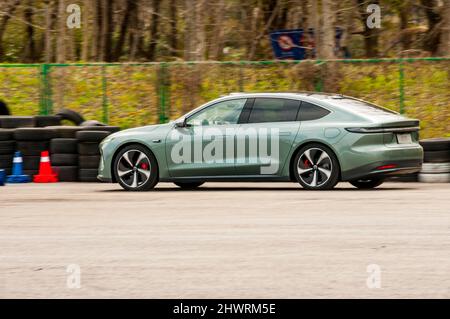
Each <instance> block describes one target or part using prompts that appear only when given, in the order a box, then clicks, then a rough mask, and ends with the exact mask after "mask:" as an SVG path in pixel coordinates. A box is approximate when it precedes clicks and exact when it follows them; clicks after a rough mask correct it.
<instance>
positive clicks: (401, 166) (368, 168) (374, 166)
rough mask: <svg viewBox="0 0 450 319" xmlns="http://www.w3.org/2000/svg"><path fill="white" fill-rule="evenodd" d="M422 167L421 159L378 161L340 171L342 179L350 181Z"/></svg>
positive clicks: (396, 173) (395, 174)
mask: <svg viewBox="0 0 450 319" xmlns="http://www.w3.org/2000/svg"><path fill="white" fill-rule="evenodd" d="M392 164H394V165H395V168H387V169H380V168H381V167H382V166H386V165H392ZM421 168H422V159H415V160H397V161H378V162H375V163H370V164H367V165H364V166H360V167H358V168H354V169H352V170H349V171H347V172H345V173H342V181H351V180H355V179H361V178H370V177H388V176H397V175H404V174H413V173H417V172H419V171H420V170H421Z"/></svg>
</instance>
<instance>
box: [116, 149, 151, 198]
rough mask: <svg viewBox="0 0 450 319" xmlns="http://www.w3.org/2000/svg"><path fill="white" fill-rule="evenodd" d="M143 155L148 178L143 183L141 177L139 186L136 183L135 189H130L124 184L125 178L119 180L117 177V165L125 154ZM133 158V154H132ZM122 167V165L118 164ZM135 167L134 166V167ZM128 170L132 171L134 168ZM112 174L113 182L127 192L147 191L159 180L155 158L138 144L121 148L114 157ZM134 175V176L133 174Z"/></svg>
mask: <svg viewBox="0 0 450 319" xmlns="http://www.w3.org/2000/svg"><path fill="white" fill-rule="evenodd" d="M127 152H130V153H136V154H138V153H143V154H144V155H145V156H146V157H147V158H146V161H148V163H147V164H148V165H149V166H148V168H147V169H148V170H149V171H150V174H149V176H148V177H146V178H147V179H146V180H145V181H142V179H143V178H142V176H140V175H139V176H140V178H141V183H140V184H139V181H137V183H136V184H137V186H136V187H132V186H130V185H128V184H127V183H126V182H125V178H120V177H119V173H118V170H119V163H120V162H121V160H122V156H123V155H124V154H125V153H127ZM132 156H133V154H132ZM135 164H139V163H135ZM120 165H122V164H120ZM134 167H136V165H135V166H134ZM130 169H131V170H132V171H133V170H134V168H131V167H130ZM113 172H114V176H115V180H116V181H117V182H118V183H119V184H120V186H122V188H123V189H125V190H127V191H148V190H150V189H152V188H154V187H155V186H156V184H157V183H158V180H159V169H158V163H157V161H156V158H155V156H154V155H153V153H152V152H151V151H150V150H149V149H147V148H146V147H144V146H142V145H139V144H132V145H128V146H126V147H124V148H122V149H121V150H120V151H119V152H118V153H117V154H116V156H114V162H113ZM133 175H134V174H133ZM136 179H138V177H137V176H136Z"/></svg>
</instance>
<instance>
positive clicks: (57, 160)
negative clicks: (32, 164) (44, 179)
mask: <svg viewBox="0 0 450 319" xmlns="http://www.w3.org/2000/svg"><path fill="white" fill-rule="evenodd" d="M51 162H52V165H55V166H77V165H78V154H52V155H51Z"/></svg>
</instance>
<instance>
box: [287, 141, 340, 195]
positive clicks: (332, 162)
mask: <svg viewBox="0 0 450 319" xmlns="http://www.w3.org/2000/svg"><path fill="white" fill-rule="evenodd" d="M308 150H310V152H312V155H311V156H310V157H313V158H312V159H311V160H313V161H318V160H319V158H315V157H316V156H319V154H321V152H325V154H326V155H327V158H326V159H324V160H322V161H321V163H320V164H321V165H323V167H318V165H314V163H312V164H311V163H309V165H310V167H309V168H306V169H305V172H303V173H301V175H302V177H300V173H299V169H301V168H300V166H299V165H306V164H305V162H304V161H303V158H304V157H305V155H304V154H305V152H307V151H308ZM300 159H302V162H301V163H299V161H300ZM323 161H325V162H323ZM292 165H293V167H292V171H293V173H294V177H295V179H296V180H297V182H298V183H299V184H300V185H302V186H303V188H304V189H308V190H328V189H332V188H334V186H336V184H337V183H338V182H339V176H340V165H339V161H338V159H337V157H336V155H335V154H334V152H333V151H332V150H331V149H330V148H329V147H327V146H325V145H323V144H319V143H311V144H307V145H305V146H303V147H302V148H301V149H300V150H299V151H298V152H297V153H296V155H295V158H294V161H293V162H292ZM320 169H322V170H326V171H330V173H329V176H327V175H325V174H324V173H323V172H322V171H321V170H320ZM314 175H315V176H316V177H314ZM324 175H325V176H324ZM309 179H311V181H310V182H308V181H309ZM314 181H316V182H315V184H316V186H313V185H314Z"/></svg>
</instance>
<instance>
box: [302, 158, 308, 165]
mask: <svg viewBox="0 0 450 319" xmlns="http://www.w3.org/2000/svg"><path fill="white" fill-rule="evenodd" d="M303 164H305V167H309V161H308V159H305V161H304V162H303Z"/></svg>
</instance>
